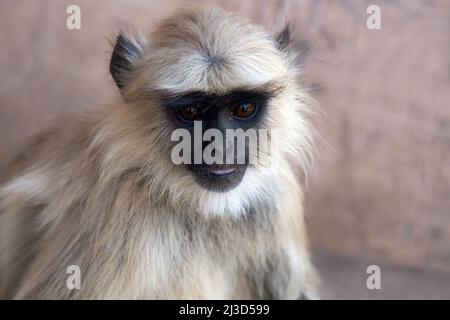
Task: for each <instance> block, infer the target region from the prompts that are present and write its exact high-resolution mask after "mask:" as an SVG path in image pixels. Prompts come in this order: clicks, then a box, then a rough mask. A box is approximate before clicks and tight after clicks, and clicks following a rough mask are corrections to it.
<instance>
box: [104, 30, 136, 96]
mask: <svg viewBox="0 0 450 320" xmlns="http://www.w3.org/2000/svg"><path fill="white" fill-rule="evenodd" d="M143 51H144V41H143V40H139V39H138V38H136V37H126V36H124V35H123V34H119V35H118V36H117V39H116V44H115V45H114V49H113V52H112V55H111V61H110V63H109V72H110V73H111V76H112V77H113V79H114V81H115V82H116V85H117V86H118V87H119V89H120V90H121V91H122V90H123V88H124V87H125V86H126V85H127V84H128V82H129V80H130V79H131V77H132V74H133V71H134V69H135V67H136V63H137V62H138V61H139V60H140V58H141V57H142V55H143Z"/></svg>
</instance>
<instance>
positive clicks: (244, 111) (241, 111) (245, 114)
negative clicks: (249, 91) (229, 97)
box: [231, 102, 257, 119]
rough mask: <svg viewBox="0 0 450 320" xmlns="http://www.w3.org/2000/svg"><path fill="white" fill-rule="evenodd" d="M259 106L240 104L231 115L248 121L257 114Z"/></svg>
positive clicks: (249, 103)
mask: <svg viewBox="0 0 450 320" xmlns="http://www.w3.org/2000/svg"><path fill="white" fill-rule="evenodd" d="M256 110H257V105H256V104H255V103H253V102H246V103H238V104H237V105H235V106H234V107H233V108H232V109H231V115H232V116H233V117H235V118H238V119H248V118H250V117H252V116H253V115H255V114H256Z"/></svg>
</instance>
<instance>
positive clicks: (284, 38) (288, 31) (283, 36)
mask: <svg viewBox="0 0 450 320" xmlns="http://www.w3.org/2000/svg"><path fill="white" fill-rule="evenodd" d="M291 40H292V24H291V23H289V22H288V23H287V24H286V25H285V26H284V28H283V30H282V31H281V32H280V33H279V34H278V36H277V38H276V42H277V45H278V49H280V50H281V51H283V50H286V49H287V48H288V47H289V45H290V43H291Z"/></svg>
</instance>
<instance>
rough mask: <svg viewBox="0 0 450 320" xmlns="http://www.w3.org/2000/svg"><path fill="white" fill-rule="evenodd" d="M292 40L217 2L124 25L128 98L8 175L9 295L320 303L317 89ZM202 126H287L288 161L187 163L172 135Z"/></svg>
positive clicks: (70, 124) (73, 120)
mask: <svg viewBox="0 0 450 320" xmlns="http://www.w3.org/2000/svg"><path fill="white" fill-rule="evenodd" d="M289 38H290V35H289V30H288V29H285V30H284V31H282V32H281V33H280V34H279V35H278V36H272V35H270V34H269V33H268V32H266V31H264V30H262V29H261V28H259V27H257V26H254V25H252V24H250V23H249V22H247V20H245V19H243V18H242V17H239V16H238V15H235V14H231V13H227V12H224V11H223V10H221V9H218V8H210V7H207V8H205V7H201V8H195V9H189V10H185V11H182V12H180V13H178V14H176V15H174V16H172V17H170V18H168V19H166V20H165V21H163V22H162V23H161V25H160V26H159V27H158V28H157V29H156V31H154V32H153V33H151V34H149V35H148V36H146V37H143V36H140V35H137V34H134V35H133V34H125V33H123V32H122V33H120V34H119V35H118V36H117V38H116V42H115V45H114V48H113V53H112V57H111V61H110V73H111V75H112V78H113V79H114V82H115V84H116V85H117V87H118V89H119V90H118V91H119V92H120V93H119V92H118V94H117V98H116V99H114V100H113V101H112V103H108V104H104V105H103V106H102V107H97V108H95V109H90V110H89V111H86V112H83V113H80V114H79V115H71V116H67V117H66V118H64V119H63V120H60V121H59V122H57V123H56V124H55V125H54V126H53V127H52V128H51V129H49V130H48V131H46V132H45V133H43V134H42V135H40V136H39V137H38V138H37V139H36V141H35V142H34V143H33V145H32V146H31V147H29V148H27V152H26V153H24V154H22V155H21V156H19V158H18V159H17V160H16V161H15V163H14V165H15V167H16V168H15V169H14V171H12V169H11V170H9V171H8V174H10V177H9V178H8V179H7V180H6V181H4V183H3V184H2V187H1V189H0V231H1V232H0V276H1V277H0V297H1V298H3V299H241V298H243V299H247V298H248V299H304V298H306V299H310V298H315V297H317V293H316V291H315V281H314V279H315V278H316V277H315V272H314V269H313V267H312V266H311V263H310V259H309V255H308V250H307V243H306V238H305V230H304V217H303V209H302V200H303V187H302V185H303V184H304V183H303V180H304V179H303V178H304V177H305V175H306V174H307V171H308V168H309V167H310V162H311V158H312V156H311V154H312V149H313V139H312V136H313V134H312V128H311V125H310V121H309V120H308V119H309V117H308V110H309V109H311V108H310V106H311V103H310V101H311V99H310V98H309V97H308V95H307V94H306V93H305V90H303V89H302V87H301V86H300V85H299V84H298V80H297V77H298V71H297V70H296V68H295V66H294V62H293V61H294V57H293V54H294V53H293V50H291V49H290V45H289ZM195 121H201V123H202V130H203V131H205V130H207V129H208V128H215V129H218V130H220V131H221V132H224V133H225V130H226V129H230V128H231V129H239V128H240V129H249V128H259V129H260V128H266V129H274V128H279V129H282V132H283V134H282V136H281V143H280V146H279V148H278V150H277V152H273V153H268V154H267V155H266V156H267V157H272V158H273V159H275V158H276V160H277V161H276V163H277V165H275V164H272V161H269V163H268V164H267V163H266V164H264V165H259V164H258V163H256V164H250V163H249V161H248V160H249V157H250V156H246V157H245V158H246V161H245V163H243V164H229V163H228V162H227V163H225V164H220V163H219V162H218V163H213V164H206V163H204V162H203V161H201V162H200V163H194V164H184V163H183V164H181V165H179V164H175V163H174V162H173V161H172V159H171V150H172V148H173V146H174V141H172V140H171V134H172V133H173V131H174V130H175V129H179V128H184V129H185V130H187V131H188V132H192V130H193V127H194V125H193V124H194V122H195ZM203 147H204V146H203V145H202V146H201V148H203ZM247 150H248V149H246V152H247ZM246 154H247V153H246ZM273 163H275V162H273ZM302 177H303V178H302ZM73 266H75V267H76V268H78V270H79V274H78V276H79V277H80V278H79V279H78V280H79V284H80V285H79V287H78V288H77V287H75V288H74V287H70V285H69V281H68V278H69V277H71V276H72V274H71V273H70V272H71V271H70V270H72V269H70V268H73Z"/></svg>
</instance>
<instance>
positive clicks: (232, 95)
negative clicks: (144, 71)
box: [158, 85, 283, 110]
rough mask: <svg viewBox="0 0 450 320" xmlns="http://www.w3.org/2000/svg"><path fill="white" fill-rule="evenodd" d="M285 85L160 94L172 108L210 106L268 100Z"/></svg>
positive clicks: (164, 102)
mask: <svg viewBox="0 0 450 320" xmlns="http://www.w3.org/2000/svg"><path fill="white" fill-rule="evenodd" d="M282 89H283V87H281V86H273V85H265V86H261V87H257V88H251V87H249V88H245V87H243V88H239V89H235V90H231V91H230V92H228V93H225V94H222V95H218V94H214V93H208V92H205V91H188V92H182V93H171V92H168V91H159V93H158V95H159V97H160V99H161V102H162V104H163V105H164V106H165V107H166V108H168V109H171V110H175V109H179V108H183V107H186V106H192V105H196V106H200V107H208V106H211V105H212V104H215V103H217V104H221V103H222V104H223V103H226V102H228V103H236V102H239V101H246V100H247V101H257V102H261V103H264V102H267V101H268V100H269V99H270V98H272V97H274V96H275V95H276V94H277V93H278V92H279V91H281V90H282Z"/></svg>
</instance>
